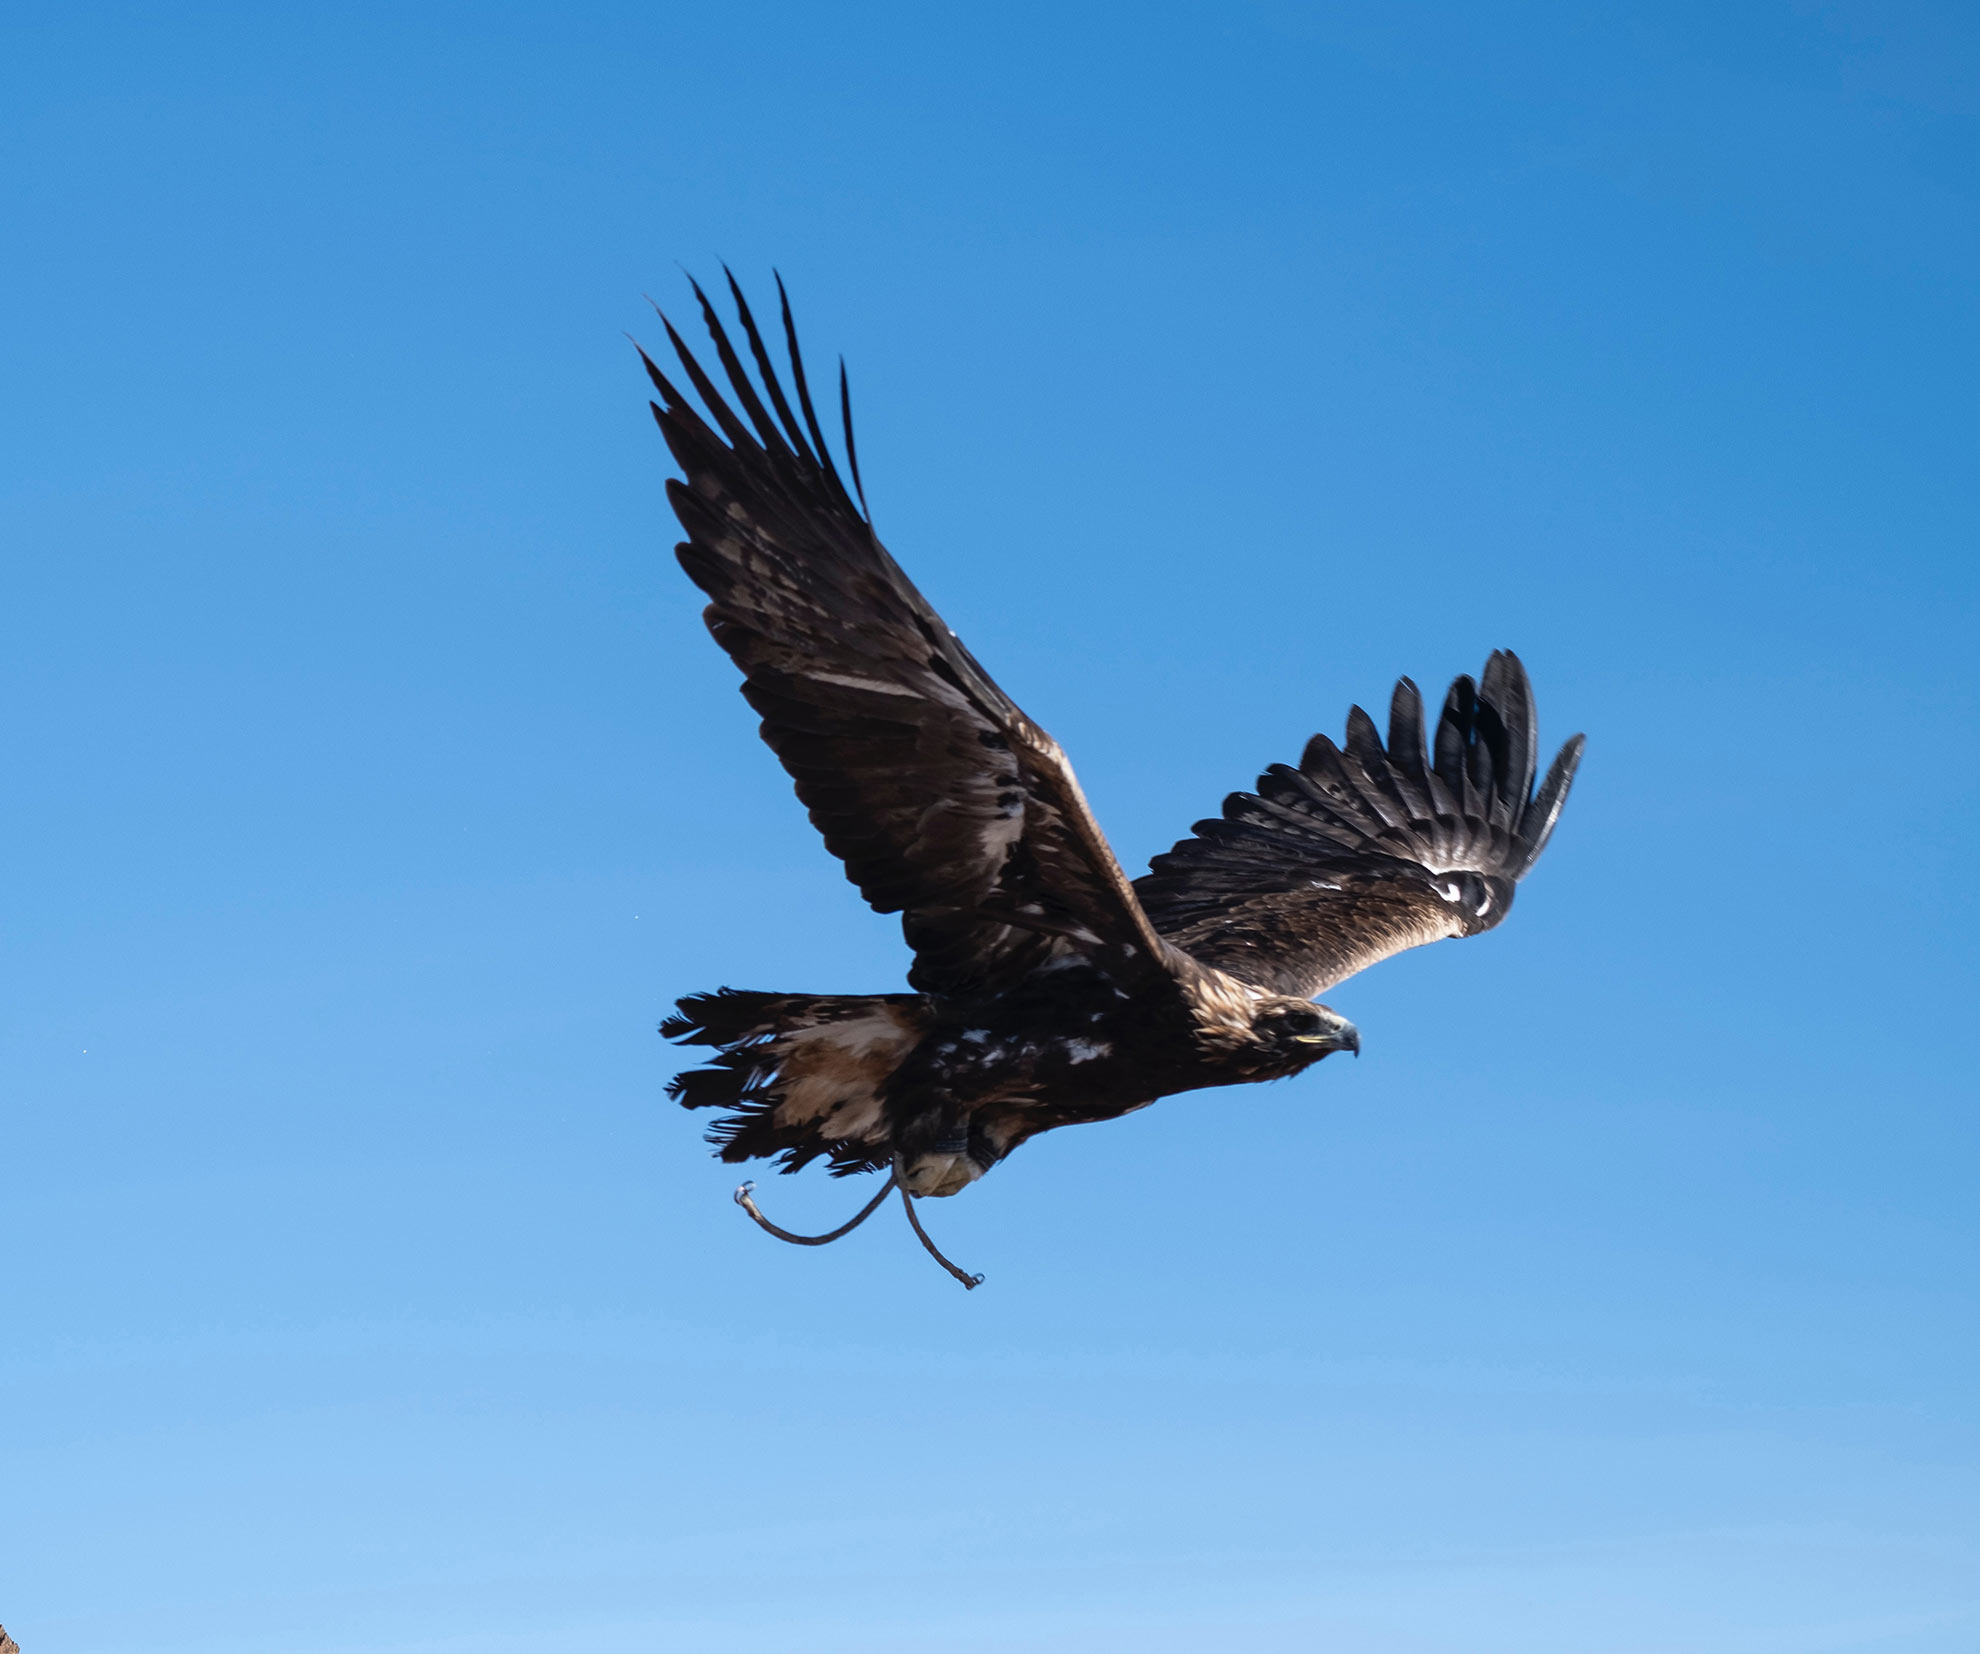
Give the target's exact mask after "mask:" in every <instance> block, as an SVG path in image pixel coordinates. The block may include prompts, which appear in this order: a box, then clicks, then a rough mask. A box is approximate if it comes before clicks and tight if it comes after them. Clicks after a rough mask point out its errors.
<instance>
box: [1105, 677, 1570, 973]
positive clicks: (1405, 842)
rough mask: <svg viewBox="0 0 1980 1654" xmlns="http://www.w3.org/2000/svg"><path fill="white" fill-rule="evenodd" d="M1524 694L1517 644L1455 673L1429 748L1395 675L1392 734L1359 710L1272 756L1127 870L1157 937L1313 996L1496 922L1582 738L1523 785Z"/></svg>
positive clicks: (1527, 707) (1531, 855)
mask: <svg viewBox="0 0 1980 1654" xmlns="http://www.w3.org/2000/svg"><path fill="white" fill-rule="evenodd" d="M1533 736H1534V712H1533V691H1532V688H1531V687H1530V686H1529V685H1528V683H1527V680H1526V669H1525V668H1524V667H1523V666H1521V665H1520V663H1519V659H1518V657H1517V656H1515V655H1513V654H1511V653H1508V652H1503V651H1502V652H1498V653H1495V654H1494V655H1493V656H1492V658H1491V660H1490V661H1489V662H1487V663H1486V667H1485V673H1484V677H1483V679H1482V680H1481V681H1480V682H1479V683H1477V684H1473V682H1472V681H1471V679H1470V678H1468V677H1467V678H1459V679H1458V680H1457V682H1456V683H1454V684H1452V685H1451V692H1450V695H1449V696H1448V698H1447V699H1446V700H1445V702H1444V712H1443V716H1442V717H1441V718H1440V719H1439V720H1438V722H1437V734H1436V741H1435V744H1434V747H1433V748H1432V750H1431V752H1430V753H1429V754H1427V755H1426V753H1425V751H1424V743H1423V702H1422V698H1421V697H1420V696H1419V695H1418V694H1417V691H1416V685H1415V684H1413V683H1411V682H1410V681H1409V679H1407V678H1404V679H1403V680H1402V682H1400V683H1399V684H1397V685H1396V692H1395V696H1394V698H1393V700H1392V701H1391V703H1390V708H1389V744H1388V746H1387V747H1386V748H1385V747H1384V746H1383V745H1382V738H1381V736H1380V735H1379V734H1378V733H1377V731H1376V728H1375V721H1374V720H1373V719H1372V718H1370V717H1369V716H1368V714H1367V713H1365V712H1364V711H1362V710H1361V708H1360V707H1358V706H1357V707H1355V708H1354V709H1353V710H1352V711H1351V712H1350V713H1349V714H1348V726H1347V747H1346V750H1345V751H1343V750H1342V749H1341V748H1339V747H1336V746H1335V745H1334V743H1333V742H1332V741H1330V740H1328V739H1327V737H1326V736H1324V735H1316V736H1314V737H1313V739H1312V740H1311V741H1309V742H1308V743H1307V746H1306V752H1305V755H1304V756H1303V757H1302V758H1301V759H1300V764H1299V768H1298V769H1294V768H1292V767H1291V766H1290V765H1287V764H1274V765H1273V766H1272V767H1271V768H1270V769H1269V770H1267V771H1266V772H1265V774H1263V775H1262V776H1260V777H1259V778H1258V791H1257V792H1255V793H1232V794H1231V796H1230V797H1229V798H1227V799H1225V800H1224V813H1223V816H1222V818H1221V819H1219V820H1215V821H1199V822H1198V823H1197V824H1196V827H1195V830H1194V831H1195V836H1194V837H1193V838H1186V839H1184V840H1182V841H1181V842H1180V843H1179V844H1177V845H1176V847H1175V848H1174V849H1173V850H1170V851H1168V852H1167V853H1166V854H1164V855H1160V856H1157V857H1156V858H1155V859H1154V861H1153V863H1152V864H1151V870H1150V871H1149V872H1147V873H1145V874H1143V875H1142V876H1141V877H1140V878H1139V879H1137V880H1136V881H1135V886H1134V888H1135V892H1136V894H1138V895H1139V896H1140V897H1141V902H1142V906H1143V907H1144V908H1145V909H1146V910H1147V912H1148V916H1149V917H1150V918H1151V919H1153V920H1154V921H1155V928H1156V929H1157V930H1159V931H1160V932H1161V933H1162V935H1163V937H1164V939H1166V940H1167V941H1168V942H1170V943H1171V944H1173V945H1174V946H1176V947H1179V948H1181V949H1183V951H1184V952H1186V953H1189V954H1191V955H1193V956H1194V957H1195V958H1197V959H1200V960H1203V961H1204V962H1205V963H1206V964H1211V965H1215V966H1217V967H1219V968H1220V969H1222V970H1225V971H1228V972H1229V973H1230V974H1231V975H1233V976H1236V977H1239V978H1242V979H1243V980H1244V981H1246V982H1250V983H1252V984H1254V985H1255V986H1257V987H1261V988H1267V989H1270V990H1272V991H1274V992H1277V993H1288V994H1302V995H1306V996H1309V997H1310V996H1313V995H1317V994H1319V993H1322V992H1324V991H1325V990H1326V989H1327V988H1330V987H1332V986H1333V985H1334V984H1335V983H1336V982H1339V981H1341V980H1342V979H1343V978H1344V977H1349V976H1352V975H1353V974H1354V973H1355V972H1356V971H1359V970H1363V969H1365V968H1366V967H1367V966H1369V965H1372V964H1374V963H1375V962H1376V961H1377V960H1378V959H1386V958H1388V957H1389V955H1390V954H1392V953H1400V952H1402V951H1403V949H1405V948H1413V947H1416V946H1418V945H1419V944H1421V943H1424V942H1435V941H1437V940H1439V939H1441V938H1443V937H1447V936H1473V935H1476V934H1477V933H1478V932H1479V931H1481V930H1490V929H1491V928H1492V927H1493V926H1494V925H1496V924H1497V923H1498V922H1499V921H1500V920H1501V919H1503V918H1504V917H1505V916H1506V912H1507V910H1508V909H1509V908H1510V907H1511V906H1512V898H1513V886H1514V885H1515V884H1516V883H1517V882H1518V881H1519V880H1520V879H1521V878H1522V877H1523V876H1524V875H1525V873H1526V870H1527V869H1528V868H1530V867H1531V866H1532V865H1533V863H1534V861H1535V860H1536V859H1537V858H1538V857H1539V854H1540V852H1541V850H1542V849H1544V848H1545V847H1546V843H1547V836H1548V835H1549V834H1550V833H1551V832H1553V830H1554V823H1555V821H1556V820H1558V819H1559V817H1560V813H1561V806H1562V805H1563V804H1564V803H1565V802H1566V801H1567V793H1568V786H1569V784H1570V783H1571V782H1572V781H1573V780H1574V771H1575V766H1576V765H1577V764H1579V763H1580V762H1581V748H1582V737H1581V736H1579V735H1577V736H1575V737H1574V739H1573V740H1571V741H1569V742H1568V743H1567V745H1566V746H1564V747H1562V748H1561V751H1560V755H1559V756H1558V757H1557V758H1555V760H1554V762H1553V765H1552V767H1551V768H1550V769H1549V770H1548V771H1547V779H1546V780H1545V781H1544V782H1542V783H1541V786H1540V790H1539V792H1538V793H1537V794H1536V793H1535V792H1534V791H1533V777H1534V770H1535V755H1536V748H1535V746H1534V739H1533Z"/></svg>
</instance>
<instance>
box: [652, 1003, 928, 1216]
mask: <svg viewBox="0 0 1980 1654" xmlns="http://www.w3.org/2000/svg"><path fill="white" fill-rule="evenodd" d="M677 1009H678V1014H677V1015H675V1016H671V1017H669V1018H668V1019H667V1020H666V1021H665V1022H663V1023H662V1024H661V1025H660V1032H661V1033H662V1034H664V1035H666V1036H667V1038H669V1039H672V1040H679V1041H680V1042H681V1043H682V1044H683V1045H712V1046H715V1047H717V1048H718V1049H719V1051H720V1052H721V1055H719V1056H717V1057H715V1058H714V1059H713V1060H712V1061H711V1062H710V1063H709V1065H708V1066H707V1067H706V1068H692V1069H689V1070H687V1071H686V1072H685V1073H682V1074H678V1075H676V1076H675V1077H674V1079H673V1080H672V1081H671V1082H670V1083H669V1084H668V1087H667V1095H668V1096H670V1097H673V1098H675V1099H676V1100H677V1101H678V1102H679V1103H680V1104H681V1106H682V1107H683V1108H721V1109H727V1110H729V1112H728V1113H727V1114H725V1115H724V1116H723V1117H722V1118H721V1119H719V1120H717V1121H716V1122H715V1124H714V1125H713V1126H712V1127H711V1128H710V1129H709V1132H708V1141H709V1142H711V1143H713V1144H715V1145H716V1146H717V1151H718V1153H719V1154H720V1156H721V1158H722V1159H724V1160H728V1161H738V1160H754V1159H758V1158H761V1157H766V1156H771V1155H774V1156H776V1157H777V1158H778V1159H780V1160H781V1161H782V1162H783V1166H784V1169H785V1170H786V1171H793V1172H794V1171H796V1170H797V1169H798V1168H799V1167H800V1166H804V1165H808V1164H809V1163H810V1162H811V1161H813V1160H816V1159H818V1158H819V1156H821V1155H823V1156H826V1157H828V1158H829V1159H830V1161H831V1165H832V1174H833V1176H835V1177H844V1176H848V1175H850V1174H851V1173H853V1172H862V1171H870V1170H872V1169H874V1168H876V1167H881V1166H886V1165H888V1164H890V1163H891V1160H892V1156H893V1147H892V1144H891V1141H890V1138H889V1133H888V1126H887V1118H886V1107H885V1098H884V1091H885V1087H886V1083H887V1080H888V1079H889V1078H890V1077H891V1076H892V1074H893V1072H894V1070H895V1069H896V1068H898V1067H899V1066H900V1064H901V1062H902V1061H903V1060H904V1059H905V1058H906V1057H907V1055H908V1053H909V1052H910V1051H912V1050H913V1049H914V1048H915V1046H916V1045H917V1044H919V1043H920V1040H921V1037H922V1035H923V1033H924V1032H925V1031H926V1029H927V1025H928V1016H927V1001H926V1000H925V999H924V998H923V997H922V996H921V995H920V994H765V993H751V992H748V991H746V990H743V989H739V988H719V989H717V990H716V991H715V992H714V993H712V994H689V995H688V996H687V998H685V999H683V1000H681V1001H680V1002H679V1005H678V1007H677Z"/></svg>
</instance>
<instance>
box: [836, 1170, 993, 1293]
mask: <svg viewBox="0 0 1980 1654" xmlns="http://www.w3.org/2000/svg"><path fill="white" fill-rule="evenodd" d="M895 1184H899V1185H900V1190H901V1204H902V1205H903V1206H905V1207H906V1208H907V1218H908V1223H909V1225H910V1226H911V1227H912V1228H913V1230H914V1235H915V1239H916V1240H918V1241H920V1242H921V1244H922V1245H923V1246H925V1247H927V1248H928V1255H929V1256H930V1257H931V1258H933V1259H934V1260H935V1261H936V1262H937V1263H939V1264H940V1265H941V1266H942V1267H943V1268H944V1269H946V1270H947V1271H948V1272H949V1273H950V1274H951V1275H953V1276H955V1278H956V1279H957V1280H959V1281H961V1282H962V1284H963V1290H964V1291H965V1292H974V1291H975V1290H976V1289H977V1288H978V1287H980V1286H981V1285H982V1284H983V1277H982V1276H981V1275H971V1274H969V1273H967V1272H966V1271H964V1270H960V1269H958V1268H957V1267H956V1266H955V1265H954V1264H952V1263H950V1262H949V1260H948V1259H947V1258H945V1257H943V1256H942V1253H941V1250H940V1248H938V1247H937V1246H936V1244H935V1243H934V1242H933V1241H932V1240H930V1239H929V1238H928V1231H927V1230H926V1229H924V1228H922V1227H921V1218H920V1217H919V1215H918V1214H917V1213H916V1212H915V1209H914V1196H913V1195H911V1194H909V1193H908V1187H907V1180H906V1179H905V1178H903V1177H902V1176H901V1157H900V1156H899V1155H898V1154H897V1155H895V1156H894V1175H893V1177H892V1178H890V1179H889V1180H888V1187H889V1188H891V1187H893V1186H894V1185H895ZM880 1192H881V1193H882V1194H883V1195H884V1194H885V1193H886V1192H887V1190H886V1189H882V1190H881V1191H880ZM868 1210H869V1211H870V1210H871V1208H870V1207H869V1208H868ZM859 1216H860V1217H865V1216H866V1213H865V1212H861V1213H860V1214H859ZM853 1221H854V1222H855V1223H857V1222H858V1221H859V1219H858V1218H855V1219H854V1220H853Z"/></svg>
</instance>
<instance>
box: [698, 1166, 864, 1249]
mask: <svg viewBox="0 0 1980 1654" xmlns="http://www.w3.org/2000/svg"><path fill="white" fill-rule="evenodd" d="M898 1176H899V1173H897V1172H896V1173H890V1174H889V1175H888V1178H887V1181H886V1182H885V1183H884V1184H883V1185H882V1186H881V1189H880V1192H879V1193H878V1194H877V1195H875V1196H874V1197H873V1198H872V1199H871V1200H869V1201H868V1202H867V1203H866V1204H865V1205H864V1206H862V1207H861V1208H860V1209H859V1214H858V1215H857V1216H856V1217H854V1218H853V1219H852V1220H851V1221H850V1222H848V1223H842V1224H840V1225H839V1227H838V1228H836V1229H834V1230H832V1231H831V1232H830V1233H828V1234H823V1235H793V1234H792V1233H791V1232H790V1230H788V1229H779V1228H778V1227H777V1225H776V1224H774V1223H772V1222H771V1221H770V1220H769V1219H768V1218H766V1217H765V1216H764V1215H763V1214H762V1213H761V1212H759V1211H758V1210H757V1209H756V1202H755V1201H754V1200H753V1199H751V1198H750V1190H752V1189H754V1188H755V1187H756V1185H755V1184H754V1183H745V1184H744V1185H743V1186H742V1187H741V1188H740V1189H738V1190H736V1204H737V1205H738V1206H740V1207H741V1208H742V1209H743V1210H744V1211H745V1212H747V1213H749V1215H750V1216H751V1217H752V1218H754V1219H755V1220H756V1224H757V1227H758V1228H760V1229H765V1230H767V1231H769V1233H771V1234H773V1235H775V1236H776V1237H777V1239H779V1240H780V1241H789V1242H790V1243H791V1245H793V1246H825V1245H827V1244H829V1243H830V1242H832V1241H835V1240H837V1239H838V1238H839V1237H840V1236H841V1235H850V1234H851V1233H852V1232H853V1231H854V1230H855V1229H857V1228H858V1227H859V1226H860V1225H861V1224H862V1223H864V1222H865V1221H866V1220H867V1219H868V1218H870V1217H871V1216H873V1214H874V1213H875V1212H877V1211H879V1210H880V1202H881V1201H883V1200H885V1199H886V1198H887V1196H888V1195H890V1194H892V1193H893V1191H894V1182H895V1179H896V1178H897V1177H898Z"/></svg>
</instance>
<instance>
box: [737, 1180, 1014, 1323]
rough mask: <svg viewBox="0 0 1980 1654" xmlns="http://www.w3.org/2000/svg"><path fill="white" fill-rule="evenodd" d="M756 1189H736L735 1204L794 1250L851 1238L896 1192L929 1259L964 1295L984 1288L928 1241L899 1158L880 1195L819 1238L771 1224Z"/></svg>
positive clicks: (752, 1186)
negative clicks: (795, 1233) (753, 1194)
mask: <svg viewBox="0 0 1980 1654" xmlns="http://www.w3.org/2000/svg"><path fill="white" fill-rule="evenodd" d="M755 1187H756V1184H755V1183H754V1182H749V1183H745V1184H743V1185H742V1187H741V1188H739V1189H737V1190H736V1204H737V1205H738V1206H740V1207H741V1208H742V1209H743V1210H744V1211H745V1212H747V1213H748V1214H749V1215H750V1218H751V1220H752V1221H753V1222H754V1223H755V1224H756V1226H757V1227H758V1228H759V1229H762V1230H763V1231H765V1232H766V1233H768V1234H772V1235H775V1236H776V1237H777V1239H779V1240H780V1241H789V1242H790V1243H791V1245H793V1246H829V1245H830V1244H831V1243H832V1242H833V1241H835V1240H838V1239H840V1238H841V1237H842V1236H845V1235H850V1234H851V1233H852V1232H853V1231H854V1230H855V1229H857V1228H858V1227H859V1226H860V1225H861V1224H862V1223H864V1222H865V1221H866V1220H867V1219H868V1218H870V1217H871V1216H873V1214H874V1213H875V1212H877V1211H879V1210H880V1203H881V1202H882V1201H883V1200H885V1199H886V1198H887V1197H888V1196H889V1195H890V1194H892V1193H893V1192H894V1190H895V1189H896V1188H898V1189H899V1190H900V1191H901V1205H902V1206H904V1207H906V1208H907V1219H908V1225H909V1227H911V1228H912V1229H913V1230H914V1235H915V1239H916V1240H918V1241H920V1242H921V1244H922V1245H923V1246H924V1247H926V1248H927V1249H928V1255H929V1256H930V1257H931V1258H933V1259H934V1260H935V1261H936V1262H937V1263H939V1264H940V1265H941V1266H942V1267H943V1268H944V1269H946V1270H947V1271H948V1272H949V1273H950V1274H951V1275H953V1276H955V1278H956V1279H957V1280H959V1281H961V1282H962V1284H963V1290H964V1291H965V1292H974V1291H975V1290H976V1289H977V1288H978V1287H980V1286H981V1285H982V1284H983V1277H982V1276H981V1275H971V1274H969V1273H968V1272H967V1271H965V1270H961V1269H958V1268H957V1267H956V1266H955V1265H954V1264H952V1263H950V1262H949V1260H948V1259H947V1258H945V1257H943V1256H942V1253H941V1250H940V1249H939V1248H938V1247H937V1246H936V1245H935V1243H934V1242H933V1241H932V1240H930V1239H929V1238H928V1231H927V1230H926V1229H924V1228H922V1227H921V1219H920V1217H919V1216H918V1215H917V1214H916V1212H915V1209H914V1196H913V1195H911V1194H909V1193H908V1191H907V1185H906V1184H905V1183H903V1182H902V1181H901V1157H900V1156H899V1155H895V1156H894V1169H893V1171H892V1172H891V1173H889V1174H888V1177H887V1181H886V1182H885V1183H883V1184H882V1185H881V1186H880V1192H879V1193H878V1194H877V1195H875V1196H874V1197H873V1198H872V1199H871V1200H869V1201H868V1202H867V1203H866V1204H865V1205H864V1206H862V1207H861V1208H860V1209H859V1211H858V1212H856V1213H855V1214H854V1215H853V1216H852V1217H851V1218H849V1219H848V1220H847V1221H846V1222H844V1223H842V1224H840V1225H839V1227H838V1228H836V1229H832V1230H828V1231H827V1232H826V1233H824V1234H822V1235H794V1234H792V1233H791V1232H790V1230H788V1229H784V1228H780V1227H779V1226H778V1225H776V1224H774V1223H772V1222H771V1221H770V1220H769V1219H768V1218H766V1217H765V1216H764V1215H763V1213H762V1212H761V1211H760V1210H759V1209H758V1207H757V1204H756V1201H755V1199H754V1198H753V1196H752V1194H751V1191H752V1190H753V1189H755Z"/></svg>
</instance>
